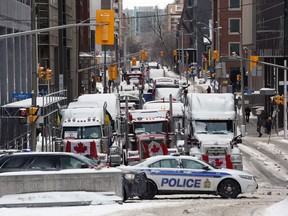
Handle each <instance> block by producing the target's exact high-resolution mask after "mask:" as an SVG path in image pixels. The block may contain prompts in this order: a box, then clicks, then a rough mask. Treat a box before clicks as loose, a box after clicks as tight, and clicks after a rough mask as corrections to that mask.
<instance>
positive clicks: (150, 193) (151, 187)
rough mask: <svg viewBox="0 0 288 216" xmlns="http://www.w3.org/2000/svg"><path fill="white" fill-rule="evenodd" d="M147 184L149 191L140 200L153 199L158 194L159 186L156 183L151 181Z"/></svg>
mask: <svg viewBox="0 0 288 216" xmlns="http://www.w3.org/2000/svg"><path fill="white" fill-rule="evenodd" d="M147 184H148V185H147V191H146V192H145V193H143V194H142V195H141V196H139V199H153V198H154V197H155V195H156V194H157V186H156V185H155V183H154V182H153V181H151V180H150V179H149V180H148V183H147Z"/></svg>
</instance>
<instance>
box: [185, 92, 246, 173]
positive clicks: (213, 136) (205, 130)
mask: <svg viewBox="0 0 288 216" xmlns="http://www.w3.org/2000/svg"><path fill="white" fill-rule="evenodd" d="M186 106H187V110H186V116H187V131H186V135H187V148H188V150H189V154H190V155H192V156H195V157H198V158H200V159H202V160H204V161H206V162H209V163H211V164H213V165H215V166H216V167H225V168H230V169H238V170H242V169H243V164H242V154H241V152H240V149H239V148H238V146H237V143H235V140H237V142H238V143H239V142H241V139H234V138H235V137H237V135H239V134H237V118H236V108H235V102H234V95H233V94H230V93H213V94H211V93H188V94H187V105H186Z"/></svg>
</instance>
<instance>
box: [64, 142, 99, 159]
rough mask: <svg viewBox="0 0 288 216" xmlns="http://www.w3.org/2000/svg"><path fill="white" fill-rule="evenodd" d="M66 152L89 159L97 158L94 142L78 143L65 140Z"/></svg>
mask: <svg viewBox="0 0 288 216" xmlns="http://www.w3.org/2000/svg"><path fill="white" fill-rule="evenodd" d="M66 152H74V153H77V154H82V155H90V157H91V158H98V154H97V149H96V142H95V141H87V142H81V141H80V142H79V141H76V140H75V141H74V140H73V141H70V140H67V141H66Z"/></svg>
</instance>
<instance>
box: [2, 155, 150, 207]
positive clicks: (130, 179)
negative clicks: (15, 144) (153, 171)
mask: <svg viewBox="0 0 288 216" xmlns="http://www.w3.org/2000/svg"><path fill="white" fill-rule="evenodd" d="M96 167H97V168H101V167H100V161H96V160H92V159H89V158H87V157H85V156H83V155H79V154H75V153H67V152H20V153H19V152H17V153H13V152H9V153H6V154H5V153H4V154H2V155H1V157H0V173H3V172H20V171H36V170H38V171H39V170H41V171H57V170H64V169H83V168H96ZM122 177H123V178H122V179H123V193H124V194H123V200H124V201H125V200H126V199H128V198H132V197H135V196H140V195H142V194H143V193H145V192H146V190H147V182H148V179H147V176H146V174H145V173H144V172H142V173H141V172H134V171H128V170H126V171H122Z"/></svg>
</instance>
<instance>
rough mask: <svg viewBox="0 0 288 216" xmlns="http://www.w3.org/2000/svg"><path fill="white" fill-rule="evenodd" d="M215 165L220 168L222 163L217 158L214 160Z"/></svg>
mask: <svg viewBox="0 0 288 216" xmlns="http://www.w3.org/2000/svg"><path fill="white" fill-rule="evenodd" d="M215 165H216V167H221V166H222V165H223V161H222V160H220V159H219V158H216V159H215Z"/></svg>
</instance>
